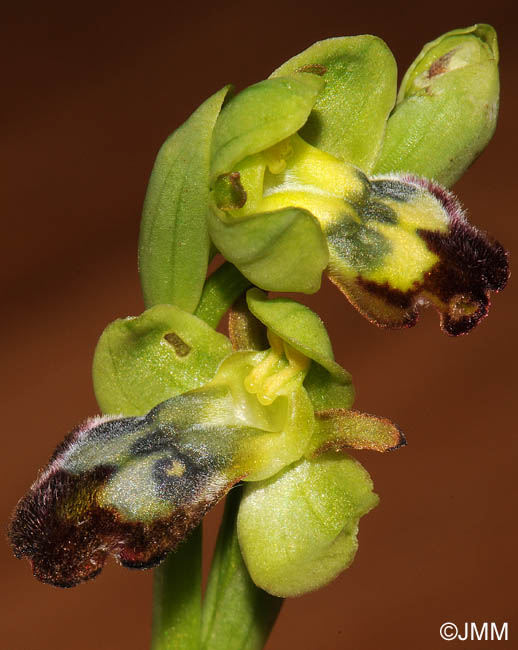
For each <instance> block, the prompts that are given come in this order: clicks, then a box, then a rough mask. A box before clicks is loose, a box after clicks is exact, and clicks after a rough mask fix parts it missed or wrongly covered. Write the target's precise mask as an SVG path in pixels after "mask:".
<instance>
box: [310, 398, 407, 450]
mask: <svg viewBox="0 0 518 650" xmlns="http://www.w3.org/2000/svg"><path fill="white" fill-rule="evenodd" d="M315 416H316V419H315V425H316V426H315V433H314V434H313V437H312V439H311V442H310V444H309V447H308V449H307V451H306V456H307V457H308V458H312V457H316V456H320V454H323V453H325V452H327V451H336V452H340V451H344V450H346V449H371V450H373V451H380V452H384V451H392V450H394V449H399V447H403V446H404V445H406V440H405V437H404V435H403V433H402V432H401V430H400V429H399V428H398V427H397V426H396V425H395V424H394V423H393V422H391V421H390V420H387V419H386V418H379V417H377V416H375V415H368V414H367V413H360V412H359V411H353V410H348V409H330V410H326V411H320V412H318V413H315Z"/></svg>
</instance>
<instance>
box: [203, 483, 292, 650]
mask: <svg viewBox="0 0 518 650" xmlns="http://www.w3.org/2000/svg"><path fill="white" fill-rule="evenodd" d="M241 492H242V488H241V487H236V488H234V489H233V490H231V492H230V493H229V495H228V496H227V501H226V503H225V513H224V515H223V521H222V522H221V528H220V531H219V536H218V541H217V544H216V549H215V551H214V557H213V560H212V567H211V572H210V575H209V581H208V584H207V592H206V594H205V601H204V604H203V616H202V643H201V647H202V650H261V648H263V647H264V644H265V643H266V640H267V639H268V636H269V634H270V631H271V629H272V627H273V625H274V623H275V620H276V618H277V616H278V614H279V611H280V609H281V606H282V603H283V600H282V599H281V598H275V597H274V596H270V595H269V594H267V593H266V592H265V591H263V590H262V589H259V588H258V587H256V586H255V584H254V583H253V582H252V580H251V578H250V576H249V574H248V570H247V568H246V566H245V563H244V561H243V558H242V556H241V551H240V550H239V542H238V539H237V530H236V518H237V511H238V507H239V502H240V500H241Z"/></svg>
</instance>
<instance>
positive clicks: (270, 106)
mask: <svg viewBox="0 0 518 650" xmlns="http://www.w3.org/2000/svg"><path fill="white" fill-rule="evenodd" d="M323 85H324V82H323V81H322V79H320V78H319V77H317V76H315V75H311V74H305V75H298V76H297V77H281V78H278V79H267V80H265V81H260V82H259V83H256V84H254V85H253V86H249V87H248V88H245V90H243V91H242V92H240V93H239V94H238V95H236V96H235V97H234V98H232V100H231V101H229V102H228V104H226V106H225V107H224V108H223V110H222V111H221V114H220V116H219V118H218V121H217V123H216V126H215V128H214V137H213V142H212V164H211V179H212V181H214V180H215V179H216V178H217V177H218V176H219V175H220V174H224V173H227V172H231V171H232V170H233V166H234V165H235V164H236V163H238V162H239V161H240V160H243V158H246V157H247V156H250V155H252V154H255V153H258V152H260V151H263V150H264V149H267V148H268V147H271V146H272V145H274V144H276V143H277V142H280V141H281V140H284V138H287V137H288V136H290V135H291V134H292V133H295V132H296V131H298V130H299V129H300V127H301V126H302V125H303V124H304V122H305V121H306V120H307V119H308V115H309V113H310V111H311V108H312V107H313V104H314V103H315V100H316V98H317V95H318V93H319V92H320V90H321V89H322V87H323Z"/></svg>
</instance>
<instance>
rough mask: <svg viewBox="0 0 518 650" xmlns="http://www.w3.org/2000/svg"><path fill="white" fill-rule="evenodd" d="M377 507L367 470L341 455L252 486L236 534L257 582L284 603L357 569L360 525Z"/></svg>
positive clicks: (303, 463) (301, 464)
mask: <svg viewBox="0 0 518 650" xmlns="http://www.w3.org/2000/svg"><path fill="white" fill-rule="evenodd" d="M377 503H378V497H377V496H376V495H375V494H374V493H373V492H372V482H371V480H370V477H369V475H368V474H367V472H366V471H365V470H364V469H363V467H362V466H361V465H360V464H359V463H358V462H357V461H355V460H353V459H352V458H349V457H343V456H337V455H336V454H326V455H324V456H321V457H319V458H318V459H316V460H311V461H308V460H303V461H300V462H298V463H295V464H294V465H292V466H291V467H289V468H287V469H286V470H284V471H283V472H281V473H280V474H278V475H276V476H274V477H272V478H271V479H269V480H268V481H262V482H259V483H249V484H247V486H246V487H245V492H244V495H243V499H242V501H241V506H240V508H239V514H238V520H237V531H238V537H239V543H240V546H241V552H242V554H243V558H244V560H245V563H246V565H247V568H248V571H249V572H250V576H251V578H252V580H253V581H254V582H255V584H256V585H257V586H258V587H261V589H264V590H265V591H267V592H268V593H270V594H273V595H275V596H281V597H291V596H300V595H302V594H305V593H307V592H309V591H313V590H315V589H319V588H320V587H323V586H324V585H326V584H327V583H329V582H331V581H332V580H334V578H336V576H337V575H338V574H339V573H340V572H341V571H343V570H344V569H346V568H347V567H348V566H349V565H350V564H351V562H352V560H353V559H354V555H355V553H356V548H357V541H356V533H357V528H358V521H359V518H360V517H361V516H362V515H364V514H366V513H367V512H368V511H369V510H371V509H372V508H373V507H374V506H375V505H376V504H377Z"/></svg>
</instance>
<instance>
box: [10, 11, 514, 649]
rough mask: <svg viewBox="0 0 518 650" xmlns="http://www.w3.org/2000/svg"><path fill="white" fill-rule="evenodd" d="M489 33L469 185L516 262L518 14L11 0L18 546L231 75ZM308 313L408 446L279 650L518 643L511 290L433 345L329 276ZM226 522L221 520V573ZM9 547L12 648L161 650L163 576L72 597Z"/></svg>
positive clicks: (375, 464)
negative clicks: (364, 49)
mask: <svg viewBox="0 0 518 650" xmlns="http://www.w3.org/2000/svg"><path fill="white" fill-rule="evenodd" d="M475 22H489V23H492V24H493V25H494V26H495V27H496V28H497V30H498V33H499V36H500V44H501V55H502V61H501V70H502V81H503V84H502V85H503V88H502V104H501V117H500V122H499V127H498V129H497V133H496V136H495V138H494V140H493V142H492V144H491V145H490V147H489V148H488V150H487V151H486V152H485V153H484V154H483V156H482V157H481V158H480V160H479V161H478V162H477V163H476V164H475V165H474V166H473V168H472V169H471V170H470V172H469V173H468V174H467V175H466V177H465V178H464V179H463V180H462V181H461V182H459V184H458V185H457V186H456V192H457V193H458V195H459V196H460V198H461V200H462V201H463V203H464V205H465V206H466V207H467V208H468V210H469V214H470V217H471V220H472V221H473V222H474V223H475V224H477V225H478V226H480V227H482V228H484V229H487V230H489V231H490V232H491V233H492V234H493V235H495V236H496V237H497V238H498V239H499V240H500V241H502V242H503V243H504V245H506V246H507V247H508V248H509V249H511V250H513V249H514V250H515V251H516V250H518V241H517V239H518V222H517V214H516V199H515V192H516V185H517V180H516V176H515V167H516V165H515V161H516V151H517V144H518V143H517V141H516V132H517V129H516V115H517V110H518V96H517V86H516V77H517V59H518V50H517V40H516V9H515V6H514V2H512V1H508V2H504V1H500V2H498V1H496V2H493V3H492V4H491V5H489V4H488V3H487V2H486V3H481V2H480V3H479V2H474V1H471V2H460V1H459V2H451V0H449V1H442V0H441V1H437V2H426V3H422V4H418V3H408V2H402V1H399V0H395V1H392V2H388V1H387V2H364V3H358V2H356V3H350V2H329V1H326V0H321V1H316V0H313V1H312V2H307V1H305V0H299V2H295V1H294V0H285V1H282V0H281V1H279V2H275V1H273V0H263V1H262V2H260V3H259V2H255V3H252V2H249V1H247V0H244V1H243V0H242V1H241V2H224V3H221V2H219V3H210V4H209V3H200V2H197V3H195V2H190V3H189V2H187V3H177V4H175V3H174V2H167V3H166V2H146V3H134V2H125V3H113V2H98V1H96V0H93V1H92V2H89V3H83V2H79V3H76V4H70V3H65V2H49V3H44V4H42V3H39V2H31V1H28V2H24V3H19V4H14V3H13V4H10V5H9V6H8V7H7V6H4V8H3V9H2V23H3V24H2V26H1V28H0V30H1V34H0V43H1V45H0V47H1V48H2V49H3V50H4V53H3V57H2V60H3V61H4V63H5V66H4V71H3V74H2V86H3V91H4V92H3V96H4V98H3V101H2V104H1V108H0V111H1V112H2V114H3V119H2V125H3V128H2V157H1V165H2V169H1V176H2V185H3V193H2V194H3V200H2V204H3V231H4V237H3V240H4V242H5V244H6V246H5V249H4V253H3V271H4V288H3V296H4V301H3V302H4V308H5V311H4V315H3V317H2V320H1V327H2V334H1V341H2V346H3V351H2V360H3V373H2V374H3V377H4V381H5V385H4V388H3V396H4V397H5V403H4V418H5V419H4V428H3V447H2V448H3V454H2V474H1V475H2V479H3V486H2V491H1V519H2V522H5V523H2V527H3V529H4V530H5V527H6V522H7V520H8V517H9V513H10V511H11V510H12V508H13V507H14V505H15V503H16V501H17V499H18V498H19V497H20V496H21V495H22V493H23V492H24V491H25V490H26V488H27V487H28V486H29V484H30V483H31V482H32V480H33V479H34V477H35V475H36V472H37V469H38V468H39V467H41V466H42V465H44V464H45V463H46V461H47V459H48V457H49V455H50V453H51V451H52V449H53V447H54V446H55V445H56V443H57V442H59V441H60V440H61V439H62V437H63V436H64V434H65V433H66V432H67V431H68V430H69V429H71V428H72V427H73V426H74V425H75V424H77V423H78V422H79V421H81V420H82V419H84V418H85V417H86V416H88V415H93V414H94V413H96V411H97V408H96V403H95V399H94V396H93V393H92V387H91V379H90V363H91V358H92V353H93V349H94V346H95V343H96V340H97V338H98V336H99V334H100V333H101V331H102V329H103V328H104V327H105V325H106V324H107V323H109V322H110V321H112V320H113V319H115V318H117V317H120V316H126V315H136V314H138V313H140V312H141V311H142V308H143V306H142V301H141V297H140V294H139V285H138V277H137V272H136V263H135V262H136V254H135V251H136V242H137V235H138V225H139V216H140V209H141V205H142V200H143V197H144V192H145V189H146V184H147V179H148V175H149V172H150V169H151V166H152V163H153V159H154V156H155V154H156V152H157V149H158V147H159V145H160V144H161V142H162V141H163V140H164V138H165V137H166V136H167V135H168V134H169V133H170V132H171V131H172V130H173V129H174V128H176V127H177V126H178V125H179V124H180V123H181V122H182V121H183V120H184V119H185V118H186V117H187V116H188V115H189V114H190V113H191V112H192V111H193V110H194V109H195V108H196V107H197V106H198V105H199V104H200V103H201V101H202V100H204V99H205V98H206V97H207V96H209V95H210V94H212V93H213V92H215V91H216V90H217V89H219V88H220V87H221V86H223V85H224V84H226V83H227V82H229V81H232V82H234V83H235V84H236V85H237V87H244V86H246V85H248V84H250V83H252V82H254V81H256V80H259V79H262V78H264V77H265V76H267V75H268V74H269V73H270V71H271V70H272V69H273V68H274V67H276V66H277V65H279V64H280V63H281V62H282V61H284V60H285V59H287V58H288V57H290V56H291V55H293V54H295V53H297V52H299V51H300V50H302V49H304V48H305V47H307V46H308V45H310V44H311V43H312V42H314V41H316V40H319V39H322V38H326V37H329V36H338V35H347V34H351V35H352V34H362V33H373V34H376V35H378V36H380V37H382V38H384V39H385V40H386V42H387V43H388V44H389V46H390V47H391V48H392V50H393V52H394V54H395V56H396V58H397V60H398V63H399V66H400V71H401V73H403V72H404V71H405V69H406V67H407V66H408V65H409V64H410V62H411V61H412V59H413V58H414V56H415V55H416V54H417V53H418V51H419V50H420V48H421V46H422V44H424V43H425V42H426V41H429V40H431V39H432V38H435V37H436V36H438V35H439V34H441V33H442V32H445V31H447V30H449V29H453V28H455V27H461V26H467V25H470V24H472V23H475ZM307 302H308V304H310V305H311V306H313V307H314V308H315V309H316V310H317V311H318V312H319V313H320V314H321V316H322V317H323V318H324V320H325V321H326V322H327V323H328V325H329V330H330V334H331V337H332V340H333V342H334V346H335V351H336V356H337V358H338V360H339V361H340V362H341V363H342V364H343V365H345V366H346V367H347V368H348V369H349V370H350V371H351V372H352V373H353V375H354V378H355V383H356V386H357V393H358V400H357V407H358V408H360V409H362V410H366V411H368V412H371V413H376V414H379V415H384V416H387V417H390V418H392V419H393V420H395V421H396V422H398V423H399V424H400V426H401V427H402V428H403V429H404V431H405V432H406V434H407V437H408V439H409V446H408V447H407V448H406V449H403V450H401V451H399V452H397V453H394V454H388V455H376V454H375V453H370V454H369V453H366V452H364V453H361V454H360V453H358V454H357V457H358V458H360V459H361V461H362V462H363V463H364V464H365V466H366V467H367V468H368V470H369V471H370V473H371V475H372V477H373V479H374V482H375V485H376V489H377V491H378V493H379V494H380V495H381V504H380V506H379V507H378V508H377V509H376V510H375V511H373V512H372V513H371V514H369V515H368V516H367V517H365V518H364V519H363V520H362V523H361V527H360V550H359V553H358V556H357V558H356V561H355V563H354V564H353V566H352V567H351V568H350V569H349V570H348V571H346V572H345V573H344V574H343V575H342V576H341V577H340V578H339V579H338V580H337V581H335V582H334V583H333V584H332V585H331V586H329V587H328V588H326V589H324V590H322V591H320V592H317V593H314V594H311V595H308V596H305V597H303V598H299V599H295V600H291V601H288V602H287V603H286V604H285V607H284V611H283V613H282V614H281V617H280V619H279V621H278V623H277V625H276V627H275V629H274V632H273V635H272V637H271V640H270V642H269V645H268V648H269V650H281V649H285V648H292V647H293V648H297V649H299V650H316V649H318V650H332V649H335V648H336V649H344V650H345V649H354V650H356V649H362V650H379V649H381V648H383V649H384V650H388V649H390V648H405V649H406V648H420V649H422V650H432V649H433V650H435V649H437V648H441V647H442V646H443V645H444V644H445V642H444V641H441V639H440V637H439V626H440V624H441V623H443V622H445V621H453V622H455V623H457V624H460V625H463V624H464V622H465V621H476V622H484V621H495V622H496V623H498V624H500V623H502V622H504V621H508V622H509V633H510V640H509V642H508V644H507V647H511V646H513V647H518V645H515V644H516V643H517V641H516V639H518V616H517V613H516V590H515V582H516V578H517V572H516V545H517V525H516V518H515V512H516V487H515V485H516V439H517V437H516V433H515V403H514V398H515V394H516V368H515V366H516V338H515V330H516V328H515V320H514V319H516V316H517V307H516V294H515V287H514V286H513V282H511V283H510V286H509V287H508V288H507V290H506V291H505V292H504V293H502V294H501V295H498V296H495V297H494V300H493V307H492V311H491V314H490V317H489V318H488V319H487V320H486V321H485V322H483V323H482V324H481V325H480V326H479V327H478V329H477V330H475V331H474V332H473V333H472V334H471V335H470V336H468V337H461V338H460V339H451V338H449V337H447V336H446V335H445V334H442V333H441V332H440V330H439V327H438V318H437V315H436V314H435V312H433V311H431V310H430V311H427V312H425V313H423V314H422V317H421V320H420V322H419V324H418V326H417V327H415V328H414V329H411V330H408V331H403V332H387V331H379V330H377V329H375V328H374V327H373V326H371V325H369V323H367V321H365V320H363V319H362V318H361V317H360V316H359V315H358V314H357V313H356V312H355V311H354V310H352V309H351V308H350V307H349V305H348V304H347V303H346V302H345V300H343V299H342V296H341V295H340V294H339V293H338V291H337V290H336V289H335V288H334V287H332V286H331V285H329V284H328V283H326V284H325V285H324V287H323V290H322V292H321V293H320V294H319V295H318V296H314V297H310V298H308V299H307ZM218 515H219V511H216V512H215V513H212V514H211V515H210V516H209V517H208V526H206V529H207V534H206V552H207V557H209V553H210V550H211V544H212V543H213V541H214V538H215V535H216V530H217V524H218V522H217V519H218ZM4 537H5V536H4V535H2V540H1V544H2V546H1V551H2V556H1V557H2V590H1V591H2V601H3V602H2V604H1V606H0V617H1V618H2V621H1V625H0V647H2V648H6V649H7V650H50V649H52V650H65V649H67V650H68V649H70V648H74V650H87V649H88V650H93V649H94V648H95V649H96V650H118V649H119V648H120V649H122V648H124V650H143V649H145V648H147V647H148V644H149V625H150V612H151V601H150V596H151V593H150V589H151V577H152V576H151V572H131V571H128V570H125V569H122V568H120V567H117V566H114V564H113V563H110V565H109V566H108V567H107V568H106V569H105V571H104V572H103V574H102V575H101V576H100V577H99V578H98V579H97V580H95V581H93V582H91V583H89V584H85V585H82V586H80V587H78V588H75V589H72V590H64V591H62V590H58V589H55V588H52V587H50V586H46V585H43V584H40V583H38V582H37V581H36V580H34V579H33V578H32V576H31V574H30V569H29V566H28V564H27V563H26V562H23V563H22V562H19V561H17V560H15V559H14V558H13V557H12V556H11V553H10V549H9V548H8V545H7V543H6V542H5V539H4ZM458 645H461V642H459V641H454V642H452V643H451V647H456V646H458ZM478 645H482V646H484V645H486V646H487V647H495V645H494V644H491V643H485V644H484V643H479V644H478ZM497 647H498V646H497Z"/></svg>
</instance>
